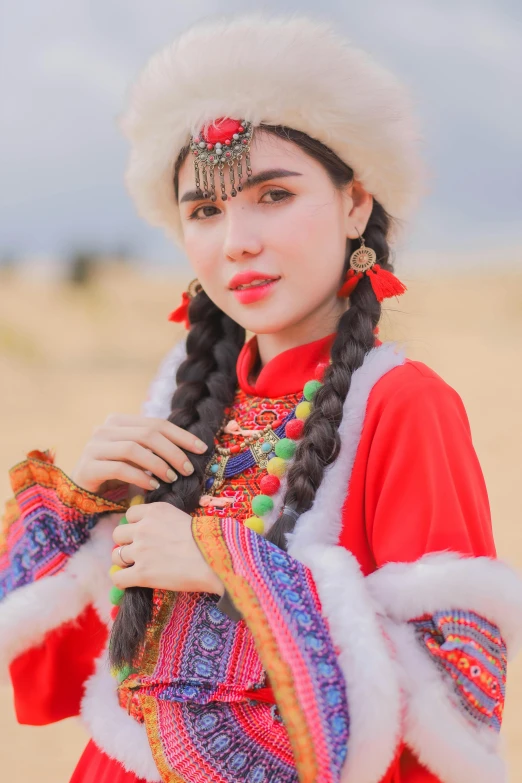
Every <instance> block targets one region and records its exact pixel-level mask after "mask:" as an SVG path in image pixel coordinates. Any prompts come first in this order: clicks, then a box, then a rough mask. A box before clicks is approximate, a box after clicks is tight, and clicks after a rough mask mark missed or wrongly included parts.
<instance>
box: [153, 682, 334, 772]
mask: <svg viewBox="0 0 522 783" xmlns="http://www.w3.org/2000/svg"><path fill="white" fill-rule="evenodd" d="M142 706H143V712H144V715H145V725H146V727H147V734H148V738H149V743H150V746H151V749H152V752H153V755H154V760H155V762H156V765H157V767H158V769H159V772H160V774H161V778H162V780H163V781H165V783H177V782H178V781H180V780H182V781H190V783H236V782H237V781H239V780H241V781H245V783H270V781H278V783H297V781H298V780H299V778H298V774H297V772H296V767H295V763H294V760H293V756H292V749H291V747H290V743H289V741H288V733H287V731H286V730H285V728H284V726H283V725H282V724H281V723H280V722H278V721H276V720H274V718H273V717H272V711H271V708H270V705H268V704H263V703H261V702H257V703H252V702H249V701H243V702H238V703H226V702H211V703H209V704H208V705H206V706H202V705H199V704H190V703H180V702H166V701H161V700H157V699H154V698H153V697H151V696H144V697H142ZM328 779H329V780H331V779H332V778H328ZM302 780H305V778H302ZM307 780H311V779H310V778H307ZM317 780H319V778H318V779H317Z"/></svg>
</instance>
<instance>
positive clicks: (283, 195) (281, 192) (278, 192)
mask: <svg viewBox="0 0 522 783" xmlns="http://www.w3.org/2000/svg"><path fill="white" fill-rule="evenodd" d="M291 195H292V194H291V193H289V192H288V191H287V190H267V192H266V193H265V194H264V195H263V198H264V197H265V196H278V198H276V199H275V201H273V202H272V203H273V204H275V203H276V202H277V201H285V199H286V198H289V197H290V196H291ZM279 196H280V197H281V198H279ZM266 203H267V202H265V204H266ZM268 203H270V202H268Z"/></svg>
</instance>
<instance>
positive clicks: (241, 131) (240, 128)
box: [238, 125, 245, 133]
mask: <svg viewBox="0 0 522 783" xmlns="http://www.w3.org/2000/svg"><path fill="white" fill-rule="evenodd" d="M238 131H239V133H244V132H245V129H244V128H243V126H242V125H240V126H239V128H238Z"/></svg>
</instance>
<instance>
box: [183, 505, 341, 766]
mask: <svg viewBox="0 0 522 783" xmlns="http://www.w3.org/2000/svg"><path fill="white" fill-rule="evenodd" d="M193 534H194V538H195V540H196V542H197V544H198V546H199V547H200V549H201V551H202V553H203V555H204V557H205V558H206V560H207V562H208V563H209V565H210V566H211V567H212V568H213V570H214V571H215V572H216V573H217V574H218V576H219V577H220V579H221V580H222V581H223V583H224V585H225V588H226V590H227V592H228V594H229V596H230V599H231V600H232V601H233V603H234V605H235V606H236V608H237V609H238V610H239V612H240V613H241V615H242V617H243V619H244V620H245V622H246V624H247V626H248V628H249V629H250V631H251V633H252V635H253V637H254V641H255V644H256V648H257V651H258V654H259V657H260V659H261V661H262V663H263V666H264V668H265V670H266V671H267V674H268V677H269V681H270V684H271V686H272V689H273V692H274V695H275V698H276V701H277V705H278V708H279V710H280V712H281V716H282V719H283V722H284V724H285V726H286V729H287V731H288V734H289V737H290V742H291V744H292V749H293V753H294V758H295V763H296V768H297V771H298V774H299V779H300V780H303V781H315V780H321V781H334V780H339V775H340V770H341V767H342V765H343V762H344V760H345V757H346V748H347V741H348V728H349V717H348V705H347V699H346V689H345V684H344V678H343V675H342V672H341V670H340V668H339V665H338V662H337V653H336V650H335V649H334V646H333V644H332V642H331V639H330V635H329V630H328V626H327V622H326V620H325V619H324V618H323V616H322V613H321V604H320V601H319V597H318V595H317V590H316V588H315V584H314V580H313V578H312V576H311V572H310V570H309V569H308V568H307V567H305V566H304V565H303V564H302V563H300V562H299V561H298V560H295V559H294V558H292V557H291V556H290V555H288V554H287V553H285V552H282V551H281V550H280V549H278V548H277V547H275V546H274V545H273V544H271V543H269V542H267V541H266V540H265V539H264V538H263V537H261V536H259V535H257V534H256V533H254V532H253V531H252V530H249V529H248V528H246V527H244V526H243V525H242V524H241V523H239V522H238V521H237V520H235V519H231V518H220V517H196V518H194V519H193Z"/></svg>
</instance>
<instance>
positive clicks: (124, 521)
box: [118, 517, 129, 525]
mask: <svg viewBox="0 0 522 783" xmlns="http://www.w3.org/2000/svg"><path fill="white" fill-rule="evenodd" d="M128 524H129V520H128V519H127V517H122V518H121V519H120V521H119V522H118V525H128Z"/></svg>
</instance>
